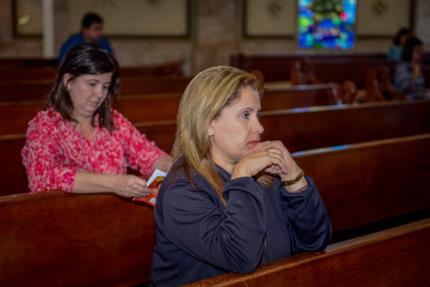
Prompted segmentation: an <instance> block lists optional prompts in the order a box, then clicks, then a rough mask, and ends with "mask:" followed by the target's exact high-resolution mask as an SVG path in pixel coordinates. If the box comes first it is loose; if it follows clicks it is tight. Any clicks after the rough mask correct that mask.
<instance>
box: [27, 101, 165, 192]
mask: <svg viewBox="0 0 430 287" xmlns="http://www.w3.org/2000/svg"><path fill="white" fill-rule="evenodd" d="M113 119H114V130H113V131H112V132H111V133H110V132H109V131H108V130H107V129H106V128H101V127H98V126H97V128H96V132H95V135H94V137H93V139H92V140H88V139H87V138H85V137H84V136H83V135H82V134H81V133H80V132H78V131H77V130H76V129H75V127H74V125H73V122H70V121H66V120H64V119H63V117H62V116H61V115H60V114H59V113H58V112H56V111H54V110H52V109H48V110H46V111H41V112H39V113H38V114H37V115H36V116H35V117H34V118H33V119H32V120H31V121H30V123H29V126H28V129H27V141H26V144H25V146H24V148H23V149H22V151H21V156H22V163H23V164H24V166H25V168H26V170H27V176H28V181H29V188H30V190H31V192H39V191H50V190H64V191H68V192H71V191H72V190H73V182H74V178H75V174H76V172H77V171H86V172H95V173H107V174H125V173H126V172H127V167H130V168H132V169H139V171H140V172H141V173H142V175H144V176H149V175H150V174H151V172H152V165H153V163H154V162H155V161H156V160H157V159H159V158H160V157H163V156H165V155H166V153H165V152H163V151H162V150H161V149H159V148H158V147H157V146H155V144H154V143H153V142H150V141H148V140H147V139H146V137H145V135H143V134H141V133H140V132H139V131H138V130H137V129H136V128H135V127H134V126H133V125H132V124H131V123H130V122H129V121H128V120H127V119H126V118H125V117H124V116H123V115H121V114H120V113H119V112H117V111H115V110H114V111H113Z"/></svg>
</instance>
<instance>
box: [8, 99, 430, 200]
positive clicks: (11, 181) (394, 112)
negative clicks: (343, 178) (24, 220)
mask: <svg viewBox="0 0 430 287" xmlns="http://www.w3.org/2000/svg"><path fill="white" fill-rule="evenodd" d="M261 122H262V124H263V126H264V128H265V133H264V134H263V138H264V139H279V140H282V141H283V142H284V143H285V145H286V147H287V148H288V149H289V150H290V151H291V152H293V151H299V150H307V149H314V148H320V147H326V146H334V145H341V144H351V143H357V142H362V141H370V140H377V139H384V138H390V137H396V136H409V135H413V134H421V133H429V132H430V101H423V102H408V103H383V104H366V105H363V106H336V107H329V106H327V107H319V108H309V109H296V110H285V111H274V112H263V113H262V116H261ZM135 125H136V127H137V128H138V129H139V130H140V131H141V132H143V133H145V134H146V136H147V138H148V139H150V140H152V141H154V142H155V143H156V144H157V145H158V146H159V147H161V148H162V149H164V150H166V151H170V150H171V148H172V146H173V142H174V136H175V133H176V121H175V120H166V121H146V122H140V123H135ZM24 143H25V134H23V133H18V134H6V135H0V153H1V154H2V159H3V162H2V165H1V166H0V167H1V170H0V175H1V177H0V184H1V186H4V187H5V188H2V189H1V190H0V194H4V192H10V191H15V192H26V191H27V188H26V186H27V185H26V184H24V182H25V181H26V176H25V174H24V168H23V167H22V166H21V156H20V151H21V149H22V147H23V146H24ZM14 186H15V187H14ZM6 187H7V188H6ZM9 187H11V188H9ZM13 187H14V188H13Z"/></svg>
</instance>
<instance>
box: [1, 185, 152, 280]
mask: <svg viewBox="0 0 430 287" xmlns="http://www.w3.org/2000/svg"><path fill="white" fill-rule="evenodd" d="M0 210H1V214H2V215H1V216H0V230H1V236H0V246H1V247H2V248H1V249H0V285H1V286H108V285H121V284H122V285H123V286H126V285H127V286H130V285H132V284H136V283H142V282H145V281H147V280H148V279H149V273H150V266H151V258H152V250H153V246H154V220H153V211H152V209H151V208H149V207H146V206H143V205H140V204H136V203H134V202H131V200H125V199H121V198H119V197H116V196H113V195H70V194H65V193H62V192H51V193H40V194H20V195H13V196H2V197H0Z"/></svg>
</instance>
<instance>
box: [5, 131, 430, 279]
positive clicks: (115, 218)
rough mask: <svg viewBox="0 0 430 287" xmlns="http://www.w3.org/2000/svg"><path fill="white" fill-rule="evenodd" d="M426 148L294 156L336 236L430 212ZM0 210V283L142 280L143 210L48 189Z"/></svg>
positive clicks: (401, 144) (146, 234) (360, 147)
mask: <svg viewBox="0 0 430 287" xmlns="http://www.w3.org/2000/svg"><path fill="white" fill-rule="evenodd" d="M429 145H430V134H426V135H421V136H414V137H408V138H398V139H391V140H385V141H379V142H370V143H362V144H356V145H352V146H350V147H337V148H331V149H325V150H312V151H308V152H301V153H295V154H293V156H294V157H295V158H296V160H297V161H298V163H299V165H300V166H301V167H302V168H303V169H304V170H305V172H306V173H307V174H309V175H311V176H312V177H313V178H314V180H315V181H316V182H317V185H318V187H319V190H320V192H321V195H322V197H323V199H324V201H325V203H326V205H327V208H328V211H329V214H330V216H331V218H332V222H333V227H334V231H335V232H340V231H343V230H347V229H351V228H355V227H357V226H361V225H365V224H369V223H373V222H375V221H378V220H383V219H387V218H390V217H396V216H399V215H402V214H405V213H410V212H414V211H416V210H419V209H423V208H428V207H429V206H430V194H428V192H426V191H427V189H426V187H427V186H428V185H429V183H430V181H429V178H428V174H429V172H430V150H429V149H428V146H429ZM393 154H395V155H397V156H396V157H394V156H393ZM413 167H417V168H413ZM405 175H407V176H405ZM405 193H407V196H405ZM0 210H1V213H2V216H1V217H0V231H1V234H2V236H1V237H0V245H1V246H2V247H3V248H2V249H1V251H0V272H2V273H1V274H0V275H1V276H0V285H2V286H3V285H4V286H26V285H32V286H34V285H36V286H38V285H39V286H50V285H54V284H55V285H60V286H63V285H64V286H70V285H81V286H82V285H114V284H120V283H121V284H122V285H131V284H136V283H139V282H143V281H146V280H147V279H148V274H149V269H150V265H149V264H150V261H151V260H150V258H151V254H152V247H153V244H154V242H153V234H154V226H153V218H152V217H151V215H152V211H151V210H150V209H148V208H146V207H142V206H136V205H135V204H134V203H132V202H129V201H127V200H124V199H120V198H117V197H115V196H111V195H85V196H79V195H70V194H65V193H60V192H53V193H42V194H22V195H13V196H3V197H0ZM23 211H25V212H23ZM425 239H426V240H425V242H426V245H428V244H427V243H428V239H429V238H427V237H426V238H425ZM412 246H414V247H415V246H416V245H414V244H413V245H412ZM420 247H421V246H420ZM408 248H411V247H410V246H409V245H408ZM424 250H425V249H424ZM420 254H426V253H420ZM366 255H367V253H366ZM396 256H397V255H396ZM390 258H391V257H390ZM414 258H415V257H414ZM401 260H403V257H402V259H401ZM101 262H102V263H103V264H100V263H101ZM339 264H344V263H342V262H341V263H339ZM426 264H428V262H427V263H426ZM316 265H318V264H316ZM46 270H48V271H46ZM420 274H421V273H420ZM266 279H267V278H266ZM233 286H235V285H233ZM239 286H241V285H239ZM251 286H253V285H251ZM255 286H261V285H255ZM275 286H276V285H275Z"/></svg>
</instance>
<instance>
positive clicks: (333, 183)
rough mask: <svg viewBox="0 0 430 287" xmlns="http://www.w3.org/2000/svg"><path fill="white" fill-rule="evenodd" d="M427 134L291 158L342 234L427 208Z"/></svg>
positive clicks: (429, 179)
mask: <svg viewBox="0 0 430 287" xmlns="http://www.w3.org/2000/svg"><path fill="white" fill-rule="evenodd" d="M429 146H430V134H422V135H415V136H409V137H399V138H392V139H384V140H379V141H372V142H363V143H357V144H351V145H343V146H334V147H328V148H321V149H314V150H308V151H303V152H295V153H293V157H294V158H295V159H296V161H297V163H298V164H299V165H300V167H301V168H302V169H303V170H304V171H305V173H306V174H309V175H311V176H312V177H313V179H314V180H315V182H317V184H318V189H319V191H320V193H321V196H322V198H323V199H324V202H325V204H326V206H327V208H328V210H329V213H330V216H331V217H332V223H333V228H334V230H336V231H338V232H339V231H345V230H348V229H352V228H355V227H359V226H362V225H366V224H369V223H372V222H375V221H378V220H385V219H388V218H394V217H399V216H402V215H406V214H410V213H412V212H417V211H420V210H424V209H430V193H429V192H428V186H429V184H430V177H429V175H430V150H429V148H428V147H429Z"/></svg>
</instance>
